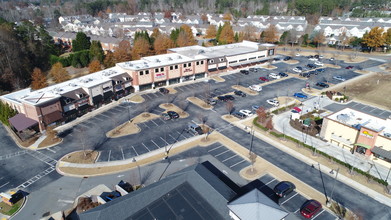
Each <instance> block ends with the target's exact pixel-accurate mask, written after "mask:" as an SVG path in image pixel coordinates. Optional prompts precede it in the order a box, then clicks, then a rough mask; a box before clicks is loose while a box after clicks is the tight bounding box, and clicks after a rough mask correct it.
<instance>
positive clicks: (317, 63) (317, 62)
mask: <svg viewBox="0 0 391 220" xmlns="http://www.w3.org/2000/svg"><path fill="white" fill-rule="evenodd" d="M314 64H315V65H317V66H323V65H324V64H323V63H322V62H319V61H315V63H314Z"/></svg>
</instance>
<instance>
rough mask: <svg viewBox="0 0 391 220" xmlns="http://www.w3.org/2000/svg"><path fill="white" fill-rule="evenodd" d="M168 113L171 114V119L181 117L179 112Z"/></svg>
mask: <svg viewBox="0 0 391 220" xmlns="http://www.w3.org/2000/svg"><path fill="white" fill-rule="evenodd" d="M167 114H168V116H170V118H171V119H177V118H179V114H178V113H176V112H174V111H168V112H167Z"/></svg>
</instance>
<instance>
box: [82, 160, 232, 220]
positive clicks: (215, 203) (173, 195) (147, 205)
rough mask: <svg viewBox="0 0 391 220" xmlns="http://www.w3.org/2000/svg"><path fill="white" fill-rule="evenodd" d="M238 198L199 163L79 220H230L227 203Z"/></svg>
mask: <svg viewBox="0 0 391 220" xmlns="http://www.w3.org/2000/svg"><path fill="white" fill-rule="evenodd" d="M235 195H236V193H235V192H234V190H233V189H231V188H230V187H229V186H227V185H225V184H224V182H223V181H221V180H220V179H219V177H217V176H216V175H214V174H213V173H212V172H211V171H209V170H208V169H207V168H206V167H205V165H204V164H199V165H195V166H192V167H189V168H186V169H184V170H182V171H180V172H177V173H175V174H173V175H170V176H169V177H167V178H165V179H163V180H161V181H159V182H156V183H153V184H151V185H149V186H147V187H145V188H142V189H139V190H137V191H134V192H132V193H130V194H128V195H126V196H123V197H120V198H117V199H115V200H113V201H110V202H108V203H106V204H104V205H101V206H98V207H96V208H94V209H91V210H89V211H86V212H84V213H81V214H80V215H79V218H80V220H90V219H91V220H99V219H116V220H121V219H142V218H147V219H154V218H156V219H169V218H170V217H172V219H205V220H209V219H229V214H228V213H229V212H228V211H229V210H228V207H227V202H228V201H229V200H230V199H231V198H233V197H234V196H235Z"/></svg>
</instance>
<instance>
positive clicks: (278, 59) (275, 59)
mask: <svg viewBox="0 0 391 220" xmlns="http://www.w3.org/2000/svg"><path fill="white" fill-rule="evenodd" d="M273 60H274V61H280V60H281V58H279V57H276V58H274V59H273Z"/></svg>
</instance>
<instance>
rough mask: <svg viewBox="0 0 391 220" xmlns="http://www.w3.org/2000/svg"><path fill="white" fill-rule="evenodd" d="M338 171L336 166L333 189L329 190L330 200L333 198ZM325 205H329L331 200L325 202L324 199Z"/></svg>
mask: <svg viewBox="0 0 391 220" xmlns="http://www.w3.org/2000/svg"><path fill="white" fill-rule="evenodd" d="M338 172H339V168H337V173H336V174H335V177H334V183H333V189H332V190H331V194H330V200H333V194H334V188H335V183H336V182H337V177H338ZM326 205H327V207H330V206H331V202H329V203H327V201H326Z"/></svg>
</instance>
